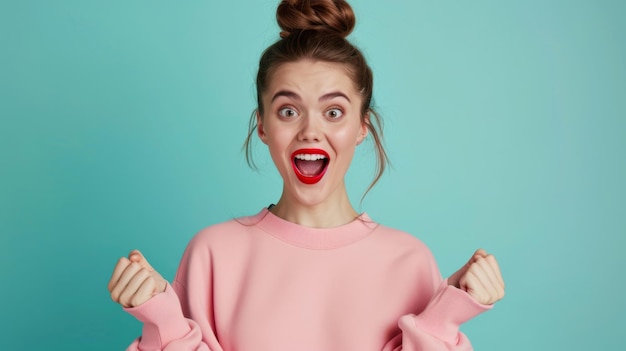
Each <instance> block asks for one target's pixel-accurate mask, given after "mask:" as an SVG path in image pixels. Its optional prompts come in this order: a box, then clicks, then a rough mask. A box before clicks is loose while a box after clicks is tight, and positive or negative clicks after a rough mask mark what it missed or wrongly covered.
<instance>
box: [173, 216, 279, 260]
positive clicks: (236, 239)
mask: <svg viewBox="0 0 626 351" xmlns="http://www.w3.org/2000/svg"><path fill="white" fill-rule="evenodd" d="M265 212H266V211H264V210H262V211H261V212H259V213H257V214H255V215H251V216H246V217H239V218H233V219H231V220H228V221H224V222H221V223H217V224H213V225H210V226H207V227H205V228H203V229H201V230H200V231H198V232H197V233H196V234H195V235H194V236H193V237H192V238H191V240H190V241H189V243H188V244H187V248H186V249H185V254H184V255H185V256H190V255H191V256H197V255H202V256H206V255H209V254H210V253H211V252H215V251H216V250H219V251H224V250H225V251H226V252H229V251H230V249H233V248H241V247H242V246H244V245H245V244H246V242H248V241H250V239H251V238H253V237H254V235H253V234H254V233H255V232H256V231H257V230H258V229H257V228H256V226H255V225H256V224H257V223H258V222H259V221H260V220H261V219H263V216H264V213H265Z"/></svg>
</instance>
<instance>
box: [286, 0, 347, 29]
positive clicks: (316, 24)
mask: <svg viewBox="0 0 626 351" xmlns="http://www.w3.org/2000/svg"><path fill="white" fill-rule="evenodd" d="M276 19H277V21H278V25H279V26H280V28H281V29H282V31H281V32H280V37H281V38H286V37H287V36H289V34H291V33H294V32H297V31H302V30H318V31H329V32H333V33H336V34H338V35H340V36H341V37H344V38H345V37H347V36H348V34H350V32H352V30H353V29H354V24H355V23H356V18H355V17H354V12H353V11H352V7H350V5H349V4H348V3H347V2H346V1H344V0H282V1H281V2H280V5H278V9H277V10H276Z"/></svg>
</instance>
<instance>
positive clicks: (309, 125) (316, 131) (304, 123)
mask: <svg viewBox="0 0 626 351" xmlns="http://www.w3.org/2000/svg"><path fill="white" fill-rule="evenodd" d="M321 128H322V126H321V125H320V121H319V119H317V118H315V117H314V116H312V115H311V114H310V113H307V114H306V115H305V116H302V118H301V119H300V130H299V132H298V141H306V142H318V141H320V140H321V138H322V135H323V133H322V129H321Z"/></svg>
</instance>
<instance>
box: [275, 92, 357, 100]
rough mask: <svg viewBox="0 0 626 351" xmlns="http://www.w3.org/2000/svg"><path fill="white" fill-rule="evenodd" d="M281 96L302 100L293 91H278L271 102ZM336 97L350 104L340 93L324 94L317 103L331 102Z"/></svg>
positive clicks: (345, 96) (346, 97)
mask: <svg viewBox="0 0 626 351" xmlns="http://www.w3.org/2000/svg"><path fill="white" fill-rule="evenodd" d="M281 96H285V97H288V98H291V99H294V100H298V101H300V100H302V98H300V95H298V94H296V93H295V92H293V91H289V90H280V91H278V92H277V93H276V94H274V96H272V100H271V102H274V100H276V99H278V98H279V97H281ZM336 97H342V98H344V99H346V100H348V102H351V101H350V98H349V97H348V96H347V95H346V94H344V93H342V92H340V91H333V92H330V93H327V94H324V95H322V96H320V98H319V101H326V100H331V99H334V98H336Z"/></svg>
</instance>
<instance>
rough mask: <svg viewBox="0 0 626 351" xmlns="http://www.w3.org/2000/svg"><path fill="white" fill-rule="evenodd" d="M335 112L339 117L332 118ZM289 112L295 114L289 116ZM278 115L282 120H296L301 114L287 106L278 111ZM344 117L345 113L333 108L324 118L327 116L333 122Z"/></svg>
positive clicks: (325, 113) (327, 111) (326, 112)
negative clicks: (332, 113)
mask: <svg viewBox="0 0 626 351" xmlns="http://www.w3.org/2000/svg"><path fill="white" fill-rule="evenodd" d="M333 111H334V112H335V113H336V114H337V115H338V116H331V115H330V113H331V112H333ZM288 112H291V113H293V115H287V113H288ZM278 115H279V116H280V117H282V118H294V117H297V116H298V115H299V113H298V110H296V109H295V108H293V107H289V106H286V107H281V108H280V109H278ZM343 115H344V111H343V110H342V109H341V108H339V107H333V108H330V109H328V110H326V111H325V112H324V116H326V117H327V118H329V119H331V120H335V119H340V118H341V117H343Z"/></svg>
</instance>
